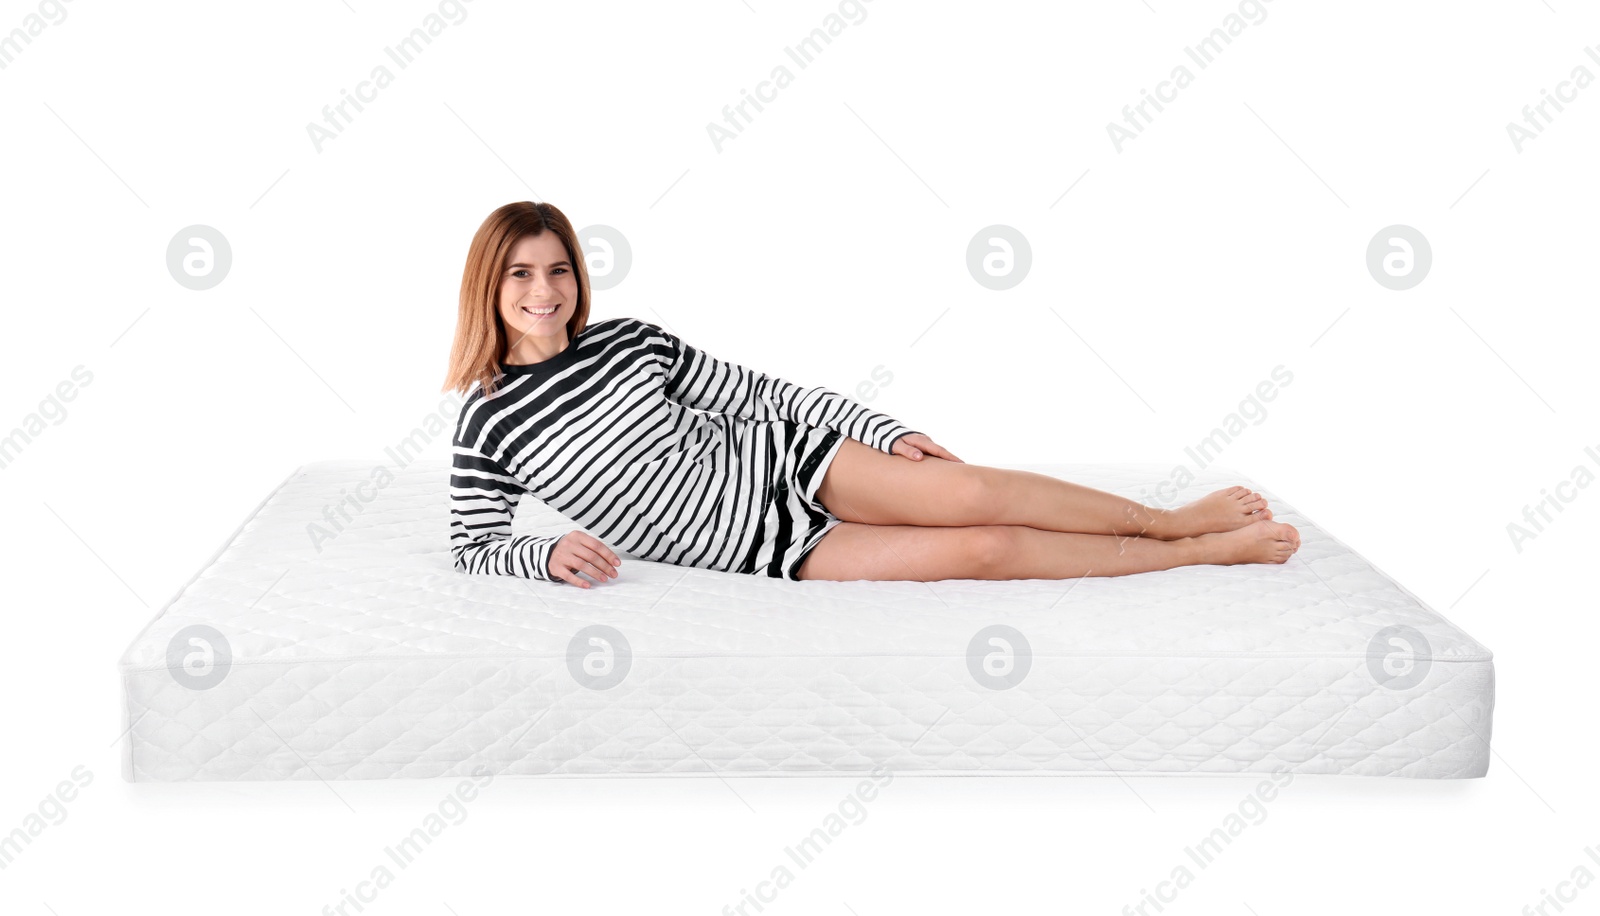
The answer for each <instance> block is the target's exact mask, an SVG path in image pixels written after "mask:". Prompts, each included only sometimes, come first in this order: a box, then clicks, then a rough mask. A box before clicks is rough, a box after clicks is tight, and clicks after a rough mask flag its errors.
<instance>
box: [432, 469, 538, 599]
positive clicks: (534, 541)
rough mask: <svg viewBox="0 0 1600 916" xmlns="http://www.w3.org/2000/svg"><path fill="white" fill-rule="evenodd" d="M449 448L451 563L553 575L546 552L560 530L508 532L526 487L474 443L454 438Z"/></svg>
mask: <svg viewBox="0 0 1600 916" xmlns="http://www.w3.org/2000/svg"><path fill="white" fill-rule="evenodd" d="M451 451H452V453H453V456H452V459H451V460H452V466H451V469H450V553H451V554H452V555H453V556H454V557H455V565H456V569H457V570H459V571H461V572H467V573H488V574H491V575H500V576H520V577H522V578H524V579H542V580H545V581H554V579H553V577H552V576H551V575H550V552H551V551H552V550H554V549H555V545H556V541H559V540H560V539H561V536H560V535H553V536H549V537H534V536H533V535H527V534H524V535H520V536H513V535H512V533H511V519H512V517H513V515H514V514H515V512H516V510H517V504H518V503H519V502H521V501H522V496H523V494H525V493H527V492H528V491H527V488H526V487H524V486H523V485H522V482H521V481H519V480H517V479H516V478H515V477H513V476H511V475H510V474H508V473H506V470H505V468H503V467H501V466H500V464H499V463H498V462H496V461H495V460H494V459H492V458H489V457H487V456H485V455H484V454H483V453H482V452H479V451H478V450H476V449H473V448H468V447H466V446H463V445H460V444H459V443H458V444H456V445H454V446H453V448H452V449H451Z"/></svg>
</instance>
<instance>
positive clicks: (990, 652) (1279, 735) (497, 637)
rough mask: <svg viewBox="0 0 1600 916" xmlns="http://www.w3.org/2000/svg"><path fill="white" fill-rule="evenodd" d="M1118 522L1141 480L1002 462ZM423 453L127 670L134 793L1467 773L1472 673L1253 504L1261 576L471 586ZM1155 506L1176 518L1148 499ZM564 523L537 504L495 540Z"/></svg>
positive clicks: (255, 526) (1209, 573)
mask: <svg viewBox="0 0 1600 916" xmlns="http://www.w3.org/2000/svg"><path fill="white" fill-rule="evenodd" d="M1013 467H1018V468H1023V469H1027V470H1033V471H1038V472H1041V473H1046V474H1051V475H1053V476H1057V477H1061V478H1063V479H1068V480H1072V481H1075V482H1078V483H1083V484H1086V485H1089V486H1094V487H1098V488H1101V489H1105V490H1110V491H1113V492H1118V493H1121V494H1122V495H1125V496H1128V497H1130V498H1133V499H1139V498H1140V497H1141V493H1142V491H1146V490H1149V489H1151V488H1152V487H1153V485H1154V484H1156V483H1158V482H1160V481H1163V480H1166V479H1167V477H1168V473H1169V472H1170V468H1166V467H1163V466H1156V465H1105V464H1062V465H1013ZM449 475H450V471H449V466H448V458H437V459H432V458H422V459H417V460H414V461H412V462H411V463H409V464H407V465H404V466H396V465H395V464H394V463H392V462H382V461H360V460H338V461H322V462H316V463H312V464H307V465H304V466H302V467H300V468H298V469H297V470H295V471H294V472H293V473H292V474H290V475H289V477H288V478H287V479H286V480H284V481H283V482H282V483H281V484H279V485H278V486H277V487H276V488H275V489H274V490H273V491H272V492H271V493H270V494H268V495H267V496H266V498H265V499H264V500H263V501H262V502H261V504H260V505H259V506H258V507H257V509H256V510H255V511H254V512H253V513H252V514H251V516H250V517H249V518H248V519H246V520H245V522H244V523H243V524H242V525H241V526H240V527H239V529H238V530H237V531H235V532H234V533H233V534H232V535H231V536H230V537H229V539H228V540H227V542H226V543H225V544H224V545H223V547H222V548H221V549H220V550H219V551H218V552H217V553H216V555H215V556H214V557H213V558H212V559H211V560H209V561H208V562H207V563H206V564H205V565H204V566H203V567H202V568H201V569H200V570H199V572H198V573H197V574H196V575H195V576H194V578H193V579H192V580H191V581H189V582H188V583H187V584H186V585H185V586H184V587H183V588H182V589H181V590H180V591H179V593H178V594H177V595H176V596H175V597H174V598H173V599H172V601H171V602H170V603H169V604H168V605H167V606H166V607H165V608H163V609H162V611H161V612H160V613H159V614H157V615H156V617H155V618H154V619H153V620H151V621H150V623H149V624H148V625H146V627H145V628H144V630H143V631H142V632H141V633H140V634H139V635H138V636H137V637H136V638H135V639H134V640H133V642H132V644H131V645H129V647H128V648H127V650H126V652H125V653H124V654H123V656H122V658H121V660H120V662H119V665H120V671H121V679H122V685H123V700H124V702H123V708H124V716H125V718H124V726H125V728H126V733H125V736H124V738H123V746H122V754H123V775H124V778H126V779H130V780H139V781H143V780H149V781H175V780H246V779H249V780H258V779H371V778H383V777H433V776H446V775H449V776H456V775H462V774H466V773H469V772H471V771H472V770H473V769H474V768H476V767H478V766H487V767H489V768H490V770H491V771H492V772H494V773H496V774H538V775H595V776H625V775H681V776H730V775H838V774H853V773H861V772H866V771H870V770H872V769H875V768H877V767H879V766H884V767H888V768H891V769H893V770H895V771H896V772H897V773H904V774H908V775H916V774H928V775H957V774H1062V775H1068V774H1110V773H1116V774H1119V775H1130V774H1241V773H1260V772H1269V771H1272V770H1273V769H1275V768H1278V767H1280V766H1286V767H1288V768H1290V769H1291V770H1292V771H1293V772H1295V773H1325V774H1347V775H1367V776H1410V777H1428V778H1457V777H1475V776H1482V775H1483V774H1484V773H1485V772H1486V770H1487V768H1488V762H1489V740H1490V733H1491V720H1492V711H1493V705H1494V667H1493V662H1492V655H1491V653H1490V652H1489V651H1488V650H1487V649H1485V648H1484V647H1483V646H1481V645H1479V644H1478V643H1477V642H1475V641H1474V640H1473V639H1472V638H1471V637H1470V636H1468V635H1466V634H1465V633H1463V632H1462V631H1461V630H1459V629H1457V628H1456V627H1455V626H1454V625H1452V624H1451V623H1450V622H1449V621H1447V620H1445V619H1444V618H1443V617H1441V616H1440V615H1439V614H1437V613H1435V612H1434V611H1433V610H1431V609H1430V608H1429V607H1428V606H1427V605H1426V604H1424V603H1423V602H1422V601H1420V600H1419V599H1417V598H1416V596H1414V595H1412V594H1411V593H1410V592H1408V591H1407V590H1406V589H1405V588H1403V587H1402V586H1400V585H1399V584H1397V583H1396V582H1395V581H1393V580H1392V579H1391V578H1389V577H1388V576H1386V575H1385V574H1384V573H1382V572H1380V571H1379V570H1377V569H1376V568H1374V567H1373V566H1372V564H1370V563H1368V562H1367V561H1366V560H1364V559H1362V557H1361V556H1359V555H1358V554H1356V553H1355V552H1354V551H1352V550H1351V549H1350V548H1349V547H1347V546H1345V545H1344V544H1342V543H1341V542H1339V541H1338V540H1336V539H1334V538H1333V537H1332V536H1330V535H1329V534H1328V533H1327V532H1325V531H1323V530H1321V529H1320V528H1318V527H1317V526H1316V525H1315V524H1314V523H1313V522H1312V521H1311V520H1309V519H1307V518H1305V517H1304V516H1302V515H1301V514H1299V513H1298V512H1297V511H1295V509H1294V507H1293V506H1292V505H1291V504H1289V503H1288V502H1286V501H1285V500H1284V499H1283V498H1282V497H1280V496H1279V495H1278V494H1276V493H1274V492H1272V491H1270V490H1268V489H1266V488H1263V487H1261V486H1259V485H1257V484H1255V483H1253V482H1251V481H1250V480H1248V479H1246V478H1244V477H1243V476H1242V475H1240V474H1238V473H1236V472H1234V471H1232V470H1229V469H1227V468H1221V467H1217V466H1212V467H1210V468H1208V469H1206V470H1204V471H1201V472H1199V473H1198V474H1197V475H1196V477H1195V479H1194V480H1193V482H1192V483H1191V484H1190V485H1189V486H1187V487H1185V488H1184V489H1183V490H1182V491H1181V492H1180V493H1179V496H1178V499H1179V500H1180V501H1188V500H1189V499H1193V498H1196V497H1199V496H1202V495H1204V494H1205V493H1208V492H1210V491H1212V490H1214V489H1217V488H1219V487H1222V486H1227V485H1232V484H1244V485H1246V486H1250V487H1252V488H1253V489H1256V490H1259V491H1261V492H1262V494H1263V495H1265V496H1266V497H1267V498H1268V499H1269V500H1271V502H1272V505H1273V508H1274V513H1275V515H1276V517H1277V518H1278V519H1279V520H1281V521H1287V522H1289V523H1291V524H1293V525H1295V526H1296V527H1297V528H1299V530H1300V532H1301V535H1302V546H1301V549H1300V551H1299V552H1298V553H1297V554H1295V556H1294V557H1293V558H1291V559H1290V560H1289V562H1288V563H1286V564H1284V565H1281V566H1271V565H1266V566H1261V565H1254V566H1195V567H1184V568H1180V569H1174V570H1164V571H1159V572H1150V573H1143V574H1139V575H1133V576H1124V577H1117V578H1086V579H1080V580H1072V579H1068V580H1048V579H1029V580H1017V581H1006V582H995V581H982V580H971V579H963V580H944V581H939V582H928V583H923V582H868V581H858V582H819V581H804V582H791V581H786V580H782V579H770V578H766V577H760V576H747V575H740V574H735V573H723V572H714V571H708V570H699V569H691V568H687V567H678V566H672V565H667V564H660V563H653V562H650V561H646V560H642V559H639V558H636V557H630V556H628V555H626V554H622V556H623V557H624V564H623V567H622V575H621V577H620V578H619V579H616V580H612V581H609V582H606V583H603V584H597V585H596V586H595V587H594V588H590V589H580V588H576V587H574V586H571V585H567V584H564V583H557V582H537V581H528V580H523V579H518V578H513V577H503V576H487V575H468V574H465V573H461V572H458V571H456V569H455V568H454V566H453V564H452V560H451V555H450V552H449V550H448V532H449V505H448V499H447V487H448V482H449ZM1173 504H1174V505H1175V504H1177V503H1173ZM575 527H578V526H576V525H574V524H573V523H571V522H570V521H568V520H566V519H565V518H563V517H562V516H561V515H559V514H558V513H557V512H555V511H554V510H552V509H550V508H549V507H547V506H545V505H544V504H543V503H541V502H540V501H538V500H537V499H534V498H532V497H526V498H524V500H523V502H522V505H521V507H520V509H519V513H518V516H517V519H516V524H515V531H516V533H518V534H551V533H558V532H564V531H570V530H572V529H573V528H575Z"/></svg>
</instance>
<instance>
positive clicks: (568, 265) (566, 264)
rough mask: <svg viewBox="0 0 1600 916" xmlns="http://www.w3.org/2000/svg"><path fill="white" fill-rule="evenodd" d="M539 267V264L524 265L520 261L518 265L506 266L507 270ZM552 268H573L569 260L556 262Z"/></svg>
mask: <svg viewBox="0 0 1600 916" xmlns="http://www.w3.org/2000/svg"><path fill="white" fill-rule="evenodd" d="M537 266H538V265H537V264H523V263H522V262H520V261H519V262H517V263H516V264H508V265H506V270H515V269H516V268H518V267H537ZM550 266H551V267H562V266H566V267H571V266H572V264H571V263H570V262H568V261H567V260H565V259H563V260H560V261H556V262H555V263H553V264H551V265H550Z"/></svg>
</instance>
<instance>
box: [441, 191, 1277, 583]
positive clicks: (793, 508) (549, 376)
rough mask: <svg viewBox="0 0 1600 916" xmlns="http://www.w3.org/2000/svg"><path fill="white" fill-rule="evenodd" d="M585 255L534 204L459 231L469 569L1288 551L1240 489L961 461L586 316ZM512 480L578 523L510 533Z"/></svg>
mask: <svg viewBox="0 0 1600 916" xmlns="http://www.w3.org/2000/svg"><path fill="white" fill-rule="evenodd" d="M581 249H582V246H581V245H580V244H579V242H578V240H577V236H576V233H574V232H573V229H572V225H571V223H569V222H568V221H567V218H566V216H564V215H563V214H562V213H561V211H560V210H558V209H556V208H555V207H553V206H551V205H550V204H544V203H540V204H535V203H529V202H519V203H512V204H507V205H506V206H504V207H501V208H500V209H498V210H496V211H495V212H493V213H491V214H490V215H489V217H488V219H486V220H485V221H484V223H483V225H482V226H480V227H479V228H478V231H477V234H476V235H474V236H473V239H472V245H471V248H470V250H469V251H468V254H467V265H466V270H465V273H464V275H463V277H462V281H461V306H460V314H459V317H458V319H457V325H456V336H455V343H454V345H453V347H452V349H451V354H450V370H449V376H448V378H447V381H446V384H445V388H444V390H446V391H450V390H455V391H462V392H467V391H468V389H472V390H471V392H470V394H469V395H468V397H467V399H466V402H465V403H464V404H463V405H462V409H461V415H460V418H459V420H458V422H457V426H456V433H455V438H454V441H453V443H452V453H453V467H452V471H451V476H450V508H451V527H450V549H451V553H452V554H453V556H454V558H455V565H456V568H457V569H459V570H461V571H463V572H472V573H493V574H499V575H511V576H522V577H525V578H530V579H543V580H547V581H555V580H560V581H565V582H568V583H571V584H573V585H577V586H581V587H583V588H589V587H590V582H588V581H586V580H585V579H583V578H581V576H588V577H589V578H590V579H593V580H594V581H596V582H601V581H604V580H606V579H611V578H616V576H617V575H618V568H619V567H620V566H621V565H622V561H621V559H619V558H618V556H617V554H616V553H615V552H614V551H613V546H612V545H615V547H617V548H620V549H622V550H623V551H624V552H627V553H631V554H633V555H635V556H640V557H645V558H647V559H651V560H659V561H662V562H667V563H674V564H677V565H683V566H695V567H700V568H704V569H717V570H723V571H728V572H740V573H749V574H755V575H767V576H772V577H777V578H785V579H834V580H851V579H911V580H919V581H929V580H935V579H1026V578H1040V579H1062V578H1076V577H1079V576H1090V575H1099V576H1120V575H1126V574H1128V573H1136V572H1148V571H1152V570H1158V569H1170V568H1172V567H1175V566H1183V565H1189V564H1201V563H1217V564H1233V563H1282V562H1284V561H1286V560H1287V559H1288V558H1289V556H1290V555H1292V554H1293V553H1294V552H1295V551H1296V550H1298V549H1299V546H1300V535H1299V533H1298V532H1297V531H1295V529H1294V528H1293V527H1292V526H1290V525H1287V524H1284V523H1282V522H1274V521H1271V519H1272V512H1271V510H1269V509H1268V508H1267V504H1266V500H1264V499H1263V498H1262V497H1261V496H1260V494H1258V493H1254V492H1252V491H1250V490H1248V489H1246V488H1245V487H1229V488H1227V489H1224V490H1218V491H1217V492H1215V493H1212V494H1210V495H1208V496H1206V497H1204V498H1202V499H1199V500H1196V501H1195V502H1193V503H1190V504H1189V505H1187V506H1183V507H1181V508H1178V509H1171V510H1168V509H1154V508H1150V507H1147V506H1144V505H1141V504H1139V503H1136V502H1133V501H1131V500H1127V499H1123V498H1122V497H1120V496H1115V495H1113V494H1110V493H1106V492H1103V491H1100V490H1095V489H1092V488H1089V487H1083V486H1079V485H1077V484H1073V483H1068V482H1066V481H1063V480H1058V479H1056V478H1054V477H1050V476H1048V475H1044V474H1035V473H1032V472H1028V471H1016V470H1006V469H999V468H987V467H982V466H978V465H969V464H967V463H966V462H964V461H962V460H961V459H960V458H957V457H956V456H955V455H954V454H952V453H951V452H950V451H949V450H948V449H946V448H944V447H943V446H941V445H939V444H938V443H936V442H934V441H933V440H932V439H931V438H929V437H928V436H927V435H924V434H923V433H921V432H919V431H916V430H912V429H908V428H907V427H905V426H903V425H902V424H900V423H898V422H897V421H895V420H894V419H892V418H890V417H888V416H885V415H883V414H881V413H877V412H875V411H872V410H868V409H867V408H866V407H864V406H862V405H861V404H859V403H857V402H855V401H852V400H850V399H849V398H845V397H842V396H840V395H838V394H835V393H834V392H832V391H829V390H827V389H824V388H801V387H799V386H797V385H794V384H791V383H790V382H787V381H784V380H783V379H779V378H774V377H772V376H768V375H763V374H761V373H759V372H756V371H754V370H751V369H747V368H744V367H743V366H739V365H736V364H733V363H728V362H724V361H722V360H718V359H716V358H715V357H712V356H710V355H708V354H706V353H704V352H702V351H700V350H697V349H695V348H694V347H692V346H690V345H689V344H687V343H685V342H684V341H682V340H680V339H679V338H678V337H676V336H674V335H673V334H671V333H668V332H667V331H665V330H664V329H662V328H661V327H659V326H658V325H655V324H652V323H650V322H645V321H639V320H637V319H633V318H609V319H605V320H602V321H598V322H595V323H594V324H590V323H589V306H590V295H589V275H588V269H587V266H586V265H585V263H584V259H583V257H582V256H581ZM474 386H476V387H474ZM527 493H531V494H533V495H534V496H536V497H537V498H539V499H541V500H543V501H544V502H546V503H547V504H549V505H550V506H552V507H553V508H555V509H556V510H557V511H559V512H561V513H562V514H564V515H566V516H567V517H569V518H571V519H574V520H576V521H578V522H579V523H580V524H582V525H584V526H585V527H586V528H588V529H589V530H590V531H592V532H593V534H590V533H588V532H585V531H581V530H574V531H571V532H569V533H567V534H565V535H557V536H551V537H533V536H530V535H517V536H514V535H513V534H512V533H511V520H512V515H513V513H514V512H515V511H516V508H517V504H518V503H519V502H520V501H521V499H522V496H523V495H524V494H527ZM608 542H609V543H608Z"/></svg>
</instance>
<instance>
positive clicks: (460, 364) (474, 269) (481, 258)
mask: <svg viewBox="0 0 1600 916" xmlns="http://www.w3.org/2000/svg"><path fill="white" fill-rule="evenodd" d="M545 232H554V233H555V234H556V236H557V237H558V238H560V239H561V244H562V245H563V246H565V247H566V249H567V260H568V261H570V262H571V263H572V269H573V272H574V273H576V274H577V277H578V307H577V309H576V310H575V311H574V312H573V314H572V320H571V321H569V322H568V323H567V340H568V341H571V340H572V339H573V338H575V337H577V336H578V334H579V333H581V332H582V331H583V329H584V327H585V326H586V325H588V323H589V265H588V264H587V262H585V260H584V258H583V246H582V245H581V244H579V242H578V234H577V233H576V232H574V231H573V229H572V223H570V222H568V221H567V217H566V214H564V213H562V212H561V211H560V210H558V209H556V208H555V206H554V205H552V204H546V203H538V204H536V203H533V202H532V201H527V200H520V201H517V202H515V203H509V204H506V205H505V206H503V207H501V208H500V209H498V210H496V211H494V212H493V213H491V214H489V217H488V218H487V219H485V220H484V221H483V225H481V226H479V227H478V231H477V233H475V234H474V235H473V236H472V246H471V247H470V248H468V249H467V266H466V269H465V270H463V271H462V273H461V305H460V308H459V311H457V313H456V338H455V342H454V343H452V344H451V345H450V367H449V369H448V370H447V371H446V373H445V382H444V387H443V388H442V389H440V390H441V391H458V392H461V393H463V394H465V393H466V392H468V391H469V390H470V389H471V388H472V383H473V382H477V383H478V384H479V385H481V386H482V387H483V393H484V396H486V397H487V396H488V395H492V394H494V392H495V388H496V381H497V379H498V378H499V376H500V363H502V362H504V361H505V358H506V354H507V352H508V350H509V349H510V341H509V340H508V339H507V338H508V337H509V335H508V334H507V333H506V327H505V322H504V321H502V320H501V318H500V285H501V282H502V281H503V280H504V278H505V274H506V265H507V262H508V261H509V259H510V257H511V249H512V247H513V246H515V245H516V244H517V242H519V241H521V240H522V239H524V238H526V237H528V236H538V235H543V234H544V233H545Z"/></svg>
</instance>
